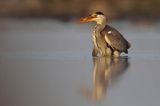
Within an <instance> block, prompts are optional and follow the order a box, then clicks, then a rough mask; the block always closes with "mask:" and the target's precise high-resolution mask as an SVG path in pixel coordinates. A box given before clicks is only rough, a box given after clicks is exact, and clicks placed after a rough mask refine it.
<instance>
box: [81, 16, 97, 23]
mask: <svg viewBox="0 0 160 106" xmlns="http://www.w3.org/2000/svg"><path fill="white" fill-rule="evenodd" d="M95 18H96V17H95V16H88V17H84V18H81V19H80V20H79V21H80V22H89V21H94V19H95Z"/></svg>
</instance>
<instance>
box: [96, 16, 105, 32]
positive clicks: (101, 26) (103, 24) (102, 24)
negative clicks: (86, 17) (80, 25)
mask: <svg viewBox="0 0 160 106" xmlns="http://www.w3.org/2000/svg"><path fill="white" fill-rule="evenodd" d="M97 25H99V27H100V30H101V31H102V30H103V29H104V27H105V26H106V19H103V20H97Z"/></svg>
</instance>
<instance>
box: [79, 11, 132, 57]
mask: <svg viewBox="0 0 160 106" xmlns="http://www.w3.org/2000/svg"><path fill="white" fill-rule="evenodd" d="M80 21H81V22H89V21H95V22H96V23H97V24H96V26H95V27H94V30H93V35H92V40H93V44H94V47H93V51H92V56H111V55H113V56H116V57H119V56H120V54H121V53H122V52H124V53H128V49H129V48H130V46H131V45H130V43H129V42H128V41H127V40H126V39H125V38H124V37H123V36H122V34H121V33H120V32H119V31H117V30H116V29H115V28H113V27H111V26H109V25H106V17H105V16H104V14H103V13H102V12H96V13H93V14H92V15H90V16H88V17H85V18H81V19H80Z"/></svg>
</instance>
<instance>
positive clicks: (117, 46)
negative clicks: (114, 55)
mask: <svg viewBox="0 0 160 106" xmlns="http://www.w3.org/2000/svg"><path fill="white" fill-rule="evenodd" d="M108 32H110V33H108ZM101 34H102V36H104V37H105V36H107V37H108V39H109V40H110V42H111V44H110V45H109V44H108V45H109V46H110V47H111V48H112V49H114V50H117V51H119V52H125V53H128V50H127V49H128V48H130V43H129V42H128V41H127V40H126V39H125V38H124V37H123V36H122V35H121V33H120V32H118V31H117V30H116V29H115V28H113V27H111V26H109V25H106V26H105V28H104V29H103V30H102V31H101ZM107 43H108V42H107Z"/></svg>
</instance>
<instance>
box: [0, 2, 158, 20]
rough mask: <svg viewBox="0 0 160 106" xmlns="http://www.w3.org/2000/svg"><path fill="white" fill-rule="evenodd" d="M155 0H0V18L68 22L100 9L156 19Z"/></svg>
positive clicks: (113, 15)
mask: <svg viewBox="0 0 160 106" xmlns="http://www.w3.org/2000/svg"><path fill="white" fill-rule="evenodd" d="M159 6H160V1H159V0H121V1H119V0H0V16H1V17H23V18H24V17H37V18H41V17H47V18H56V19H60V20H65V21H68V20H70V19H72V18H75V17H80V16H83V15H86V14H90V13H92V12H95V11H102V12H104V13H105V15H107V16H108V18H109V19H145V20H146V19H147V20H152V21H155V20H158V19H159V18H160V14H159V12H160V8H159Z"/></svg>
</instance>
